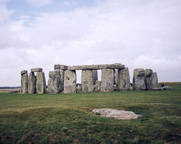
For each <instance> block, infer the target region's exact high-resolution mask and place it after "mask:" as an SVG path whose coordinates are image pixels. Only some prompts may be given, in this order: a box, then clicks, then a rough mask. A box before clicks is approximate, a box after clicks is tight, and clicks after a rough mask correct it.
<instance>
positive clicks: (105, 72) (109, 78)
mask: <svg viewBox="0 0 181 144" xmlns="http://www.w3.org/2000/svg"><path fill="white" fill-rule="evenodd" d="M101 91H102V92H112V91H114V70H113V69H102V76H101Z"/></svg>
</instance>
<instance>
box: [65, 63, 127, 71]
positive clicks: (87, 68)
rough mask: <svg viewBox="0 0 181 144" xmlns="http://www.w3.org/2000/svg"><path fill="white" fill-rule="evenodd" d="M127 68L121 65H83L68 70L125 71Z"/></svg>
mask: <svg viewBox="0 0 181 144" xmlns="http://www.w3.org/2000/svg"><path fill="white" fill-rule="evenodd" d="M124 68H125V66H124V65H122V64H119V63H116V64H101V65H81V66H69V67H68V70H99V69H124Z"/></svg>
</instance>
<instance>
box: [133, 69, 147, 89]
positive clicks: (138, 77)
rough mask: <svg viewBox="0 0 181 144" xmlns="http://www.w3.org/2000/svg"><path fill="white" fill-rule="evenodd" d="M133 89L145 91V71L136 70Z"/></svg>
mask: <svg viewBox="0 0 181 144" xmlns="http://www.w3.org/2000/svg"><path fill="white" fill-rule="evenodd" d="M133 89H134V90H145V89H146V83H145V70H144V69H135V70H134V74H133Z"/></svg>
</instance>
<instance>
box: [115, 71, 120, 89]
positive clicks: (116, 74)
mask: <svg viewBox="0 0 181 144" xmlns="http://www.w3.org/2000/svg"><path fill="white" fill-rule="evenodd" d="M118 70H119V69H115V70H114V84H115V85H116V86H118Z"/></svg>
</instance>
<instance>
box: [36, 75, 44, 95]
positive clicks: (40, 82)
mask: <svg viewBox="0 0 181 144" xmlns="http://www.w3.org/2000/svg"><path fill="white" fill-rule="evenodd" d="M36 78H37V80H36V91H37V93H38V94H43V93H45V92H46V81H45V74H44V72H37V76H36Z"/></svg>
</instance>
